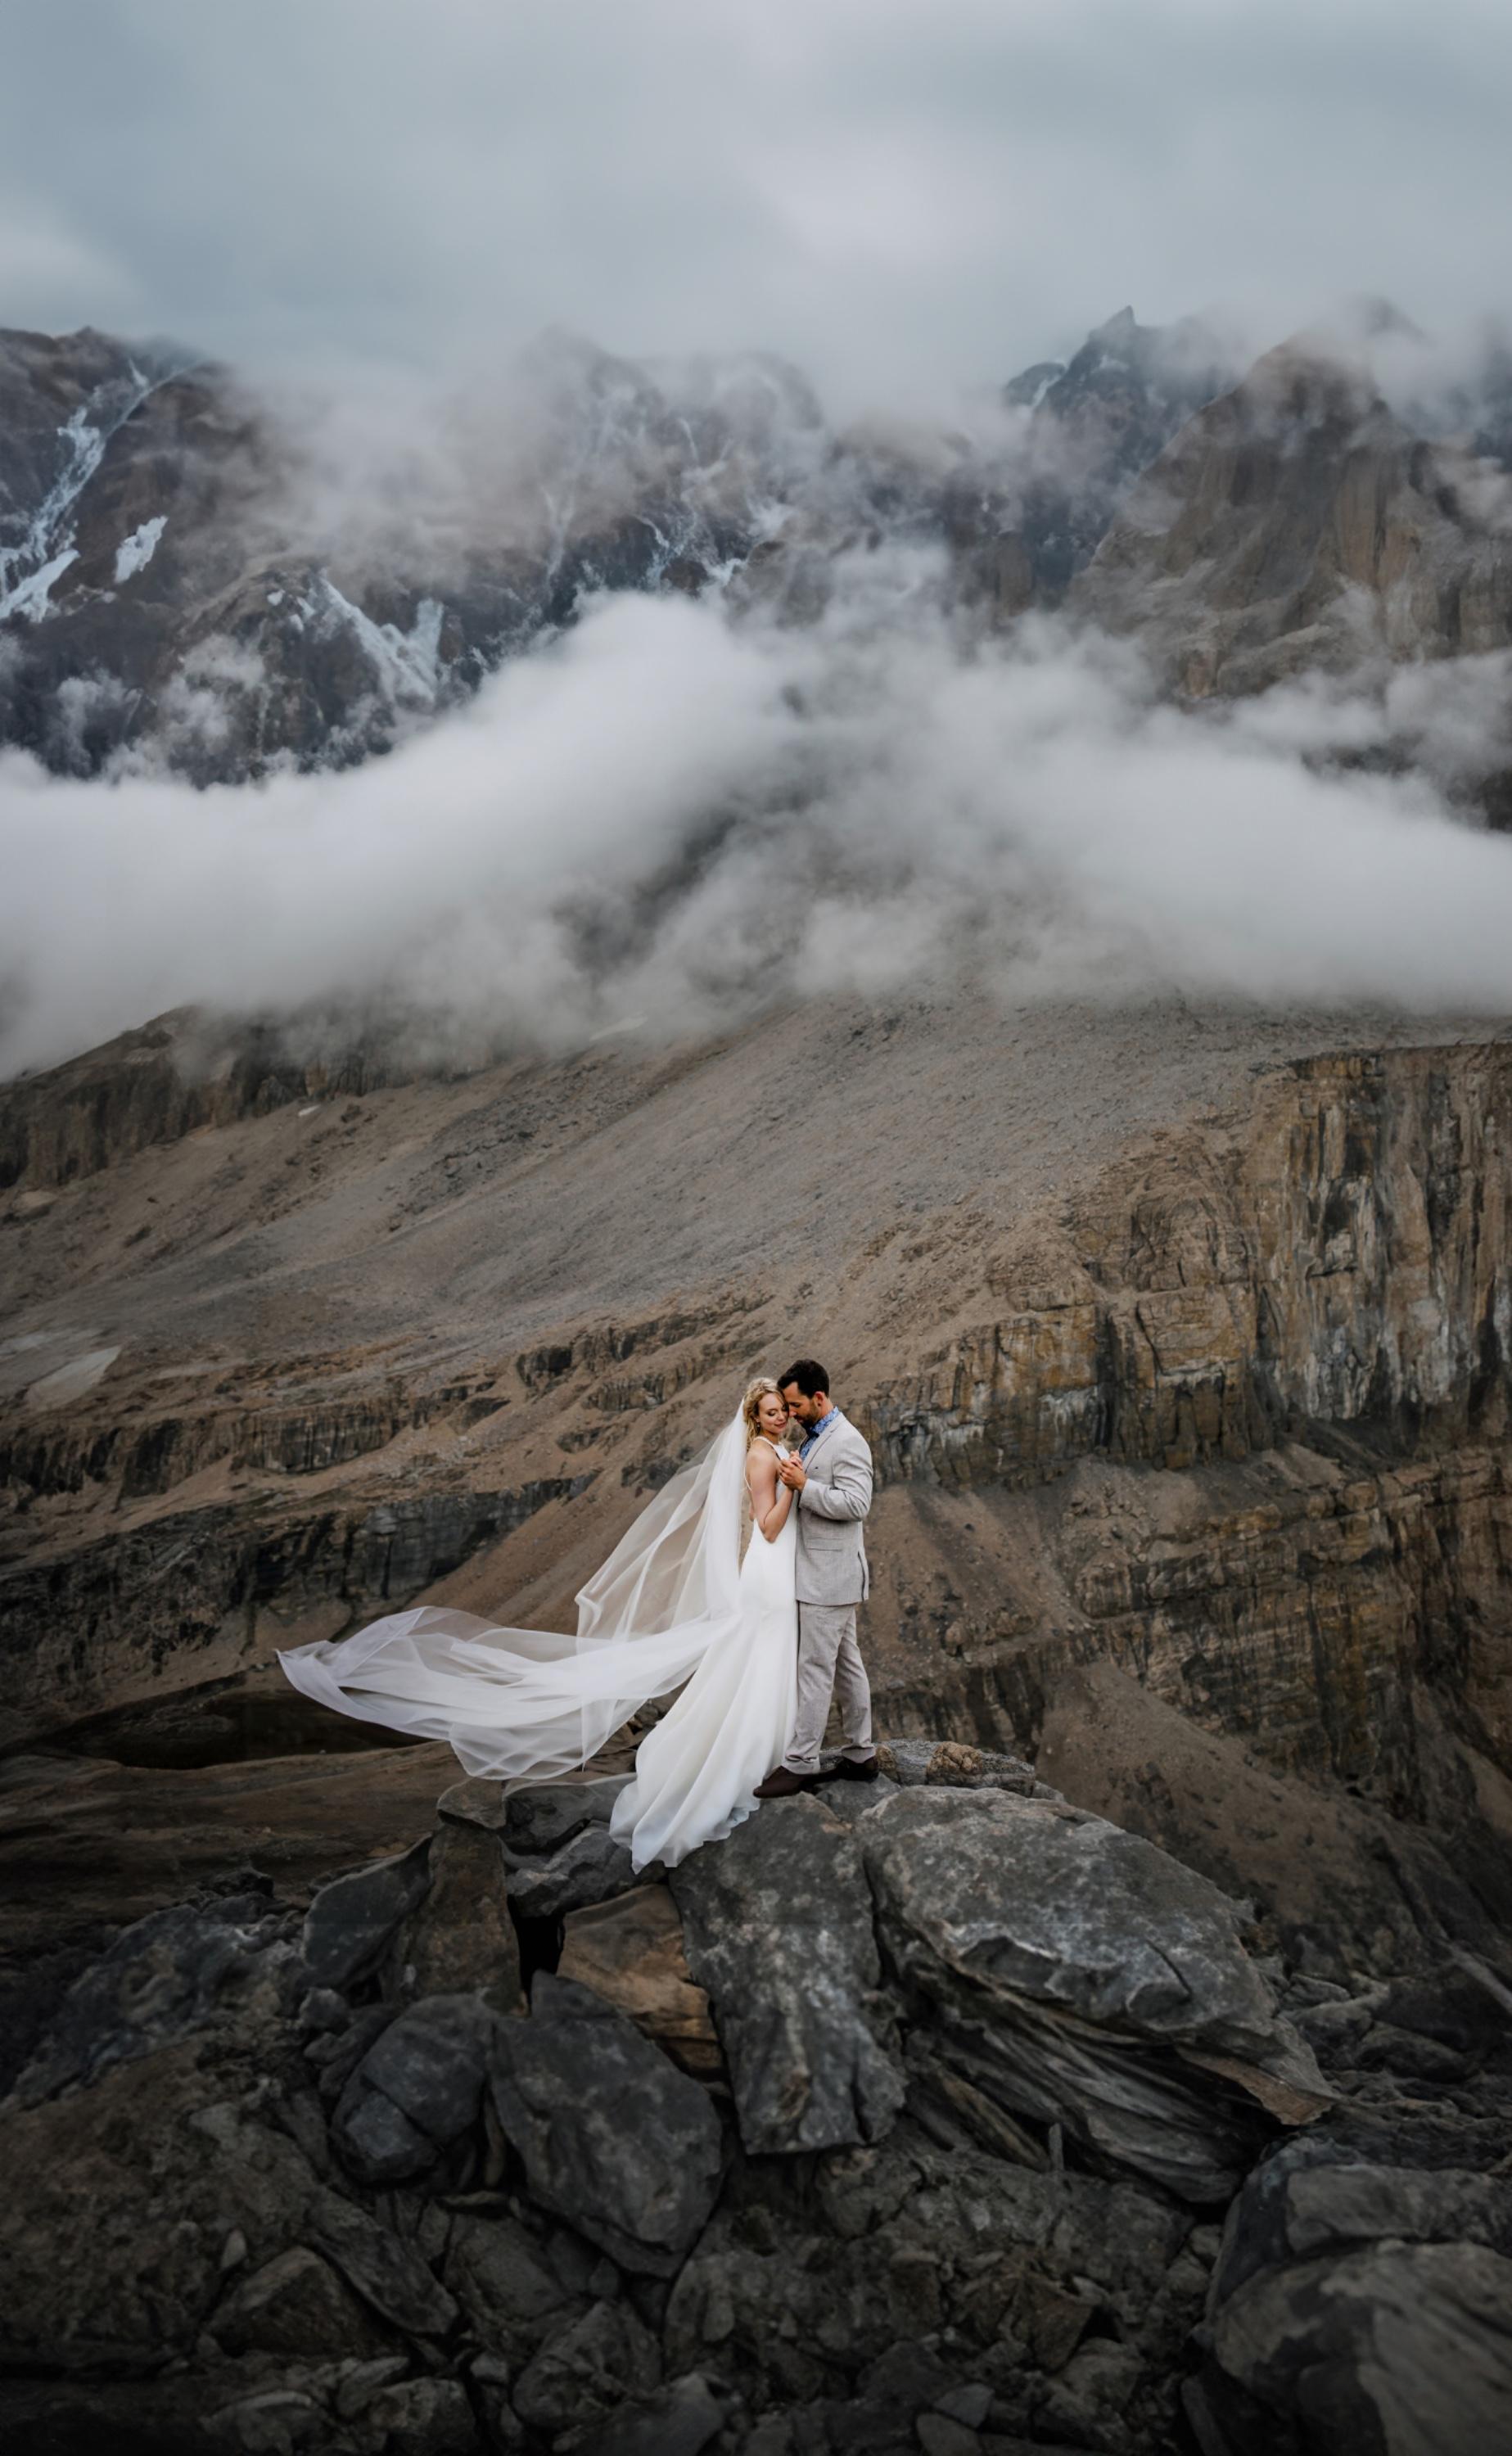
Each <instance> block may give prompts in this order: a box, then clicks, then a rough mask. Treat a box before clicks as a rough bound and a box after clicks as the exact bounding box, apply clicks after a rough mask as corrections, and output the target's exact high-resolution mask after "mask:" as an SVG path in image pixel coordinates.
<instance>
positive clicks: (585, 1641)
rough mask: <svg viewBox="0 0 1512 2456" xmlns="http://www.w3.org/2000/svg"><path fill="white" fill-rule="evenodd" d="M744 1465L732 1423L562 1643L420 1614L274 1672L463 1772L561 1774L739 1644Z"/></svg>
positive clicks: (582, 1596)
mask: <svg viewBox="0 0 1512 2456" xmlns="http://www.w3.org/2000/svg"><path fill="white" fill-rule="evenodd" d="M745 1460H746V1427H745V1423H744V1422H743V1420H742V1418H741V1417H740V1416H738V1415H737V1416H736V1417H735V1418H734V1419H733V1421H732V1422H730V1423H728V1424H727V1425H726V1426H725V1430H724V1431H723V1432H722V1433H721V1434H719V1435H718V1437H717V1438H716V1439H715V1440H714V1441H713V1442H712V1443H710V1445H709V1447H708V1448H707V1449H706V1450H705V1452H704V1453H703V1455H702V1457H700V1458H698V1459H695V1460H694V1462H693V1463H692V1464H691V1465H690V1466H686V1467H684V1468H683V1469H682V1470H681V1472H680V1473H679V1474H677V1475H675V1476H673V1477H672V1479H671V1481H670V1482H669V1483H667V1484H664V1486H663V1488H662V1490H661V1491H660V1492H659V1493H658V1494H657V1496H656V1498H655V1500H654V1501H652V1502H651V1503H650V1504H649V1505H648V1506H647V1507H646V1508H644V1509H643V1511H642V1512H641V1515H640V1516H639V1518H637V1519H636V1520H635V1521H634V1522H633V1524H632V1525H630V1526H629V1527H628V1528H627V1529H626V1531H625V1533H624V1534H623V1536H622V1537H621V1539H620V1541H619V1543H618V1544H617V1545H615V1547H614V1550H613V1551H612V1552H611V1553H610V1554H609V1557H608V1559H607V1560H606V1561H605V1562H604V1563H603V1566H602V1567H601V1568H599V1569H597V1570H595V1572H594V1574H593V1576H592V1577H591V1578H590V1579H589V1580H588V1582H587V1584H586V1586H583V1587H582V1590H581V1592H580V1593H579V1595H578V1599H577V1600H578V1627H577V1630H576V1633H575V1634H574V1635H572V1636H568V1635H566V1634H565V1633H564V1632H562V1631H560V1630H555V1629H534V1628H501V1627H495V1626H494V1624H493V1623H492V1622H490V1621H485V1620H479V1619H477V1618H476V1617H475V1616H474V1614H473V1613H471V1612H460V1611H450V1610H447V1609H444V1608H442V1607H438V1606H435V1605H431V1604H423V1605H420V1606H419V1607H417V1608H416V1609H414V1610H412V1611H401V1612H391V1613H390V1614H389V1615H388V1616H387V1617H386V1618H385V1619H383V1620H377V1621H374V1622H372V1623H371V1624H370V1625H369V1627H366V1628H363V1629H358V1631H357V1632H356V1634H355V1635H353V1636H351V1637H344V1638H338V1639H337V1640H336V1641H335V1642H334V1643H321V1644H317V1645H315V1646H300V1647H295V1648H291V1649H290V1650H289V1651H288V1652H287V1653H284V1652H280V1654H279V1656H278V1660H279V1662H280V1663H281V1664H282V1666H283V1668H284V1670H285V1671H286V1672H287V1674H288V1676H289V1678H290V1679H291V1680H292V1681H293V1683H294V1685H295V1687H296V1688H299V1689H302V1690H303V1692H304V1694H305V1695H306V1696H307V1697H314V1698H316V1699H317V1700H318V1702H319V1703H320V1704H321V1705H323V1706H332V1707H335V1708H336V1709H337V1712H338V1713H343V1714H351V1715H355V1716H356V1717H357V1718H358V1720H359V1721H362V1722H365V1723H380V1724H382V1725H384V1726H385V1728H387V1729H390V1730H395V1731H405V1732H408V1733H410V1734H412V1735H413V1736H414V1737H415V1738H417V1739H428V1740H449V1741H450V1742H451V1745H452V1747H453V1749H454V1750H456V1752H457V1755H458V1757H459V1758H460V1761H461V1764H462V1765H463V1767H464V1768H465V1769H466V1770H467V1772H468V1773H471V1774H483V1775H490V1776H498V1777H501V1778H502V1779H503V1780H505V1781H535V1782H541V1781H545V1780H547V1779H548V1778H549V1777H550V1776H551V1775H553V1774H561V1773H565V1772H567V1771H568V1770H570V1769H572V1768H573V1767H575V1766H581V1765H584V1764H586V1762H587V1760H588V1759H589V1757H591V1756H594V1755H596V1754H597V1753H598V1751H599V1750H600V1749H602V1748H603V1744H604V1742H605V1741H606V1740H607V1739H608V1738H609V1737H610V1735H611V1733H612V1732H614V1731H617V1730H618V1729H620V1727H621V1725H622V1724H623V1723H625V1722H627V1721H628V1720H629V1718H630V1716H631V1715H632V1714H633V1713H635V1712H636V1711H637V1710H638V1709H639V1708H641V1707H642V1706H644V1705H646V1704H647V1703H648V1702H649V1701H650V1700H651V1699H653V1698H660V1697H665V1696H667V1695H669V1694H670V1693H671V1691H672V1690H673V1689H675V1688H681V1687H682V1685H683V1683H684V1681H685V1680H687V1679H689V1678H690V1677H691V1676H692V1674H693V1672H694V1671H695V1670H696V1669H697V1668H698V1666H699V1664H700V1663H701V1662H702V1661H703V1659H704V1657H705V1655H706V1654H707V1652H708V1650H709V1648H711V1647H714V1646H718V1645H719V1644H720V1643H721V1642H722V1641H724V1640H726V1639H728V1638H730V1637H732V1636H733V1635H734V1634H735V1632H736V1630H737V1628H738V1627H739V1623H740V1600H739V1585H740V1534H741V1498H742V1494H743V1491H744V1489H745Z"/></svg>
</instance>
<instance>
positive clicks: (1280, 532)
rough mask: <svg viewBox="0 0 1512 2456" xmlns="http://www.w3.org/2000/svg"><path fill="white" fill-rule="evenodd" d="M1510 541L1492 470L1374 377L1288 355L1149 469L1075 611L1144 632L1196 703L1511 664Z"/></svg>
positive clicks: (1333, 360)
mask: <svg viewBox="0 0 1512 2456" xmlns="http://www.w3.org/2000/svg"><path fill="white" fill-rule="evenodd" d="M1481 440H1482V441H1483V440H1488V439H1486V438H1482V439H1481ZM1509 537H1512V531H1509V528H1508V520H1507V498H1506V489H1505V482H1504V478H1503V477H1502V474H1501V473H1500V470H1499V467H1498V465H1497V464H1493V463H1488V462H1487V461H1485V460H1484V459H1483V458H1482V457H1481V455H1480V453H1478V452H1477V451H1476V450H1474V449H1473V448H1466V446H1465V445H1464V443H1463V442H1459V443H1457V442H1454V441H1451V440H1446V439H1437V440H1429V439H1427V438H1424V437H1423V436H1421V435H1420V434H1416V433H1414V432H1413V431H1412V430H1411V429H1410V428H1409V427H1407V426H1406V425H1404V424H1403V423H1402V421H1401V420H1400V419H1399V418H1398V417H1396V416H1394V415H1393V414H1392V412H1391V411H1390V410H1388V408H1387V407H1386V405H1385V403H1384V402H1383V401H1382V400H1381V399H1379V395H1378V394H1377V393H1376V391H1375V388H1374V386H1373V384H1372V382H1371V379H1370V378H1369V375H1368V372H1367V371H1366V370H1365V368H1364V367H1363V366H1361V365H1358V364H1357V365H1353V366H1352V365H1350V364H1349V363H1347V362H1346V361H1341V360H1340V359H1339V358H1338V357H1337V356H1335V355H1334V354H1332V353H1327V352H1325V351H1324V350H1323V349H1321V348H1320V347H1318V346H1317V345H1312V346H1309V345H1308V344H1307V343H1305V342H1302V343H1296V342H1293V343H1288V344H1287V345H1286V346H1285V347H1284V348H1281V349H1278V350H1274V351H1272V352H1271V353H1270V354H1269V356H1268V357H1266V358H1261V359H1260V361H1259V363H1258V364H1257V366H1256V367H1255V368H1253V369H1252V371H1251V372H1250V374H1249V375H1248V376H1247V377H1246V378H1245V379H1244V381H1243V382H1242V383H1241V384H1239V385H1238V386H1237V387H1236V389H1235V390H1234V391H1232V392H1229V393H1226V394H1225V395H1224V396H1223V398H1222V399H1217V400H1215V401H1213V402H1211V403H1210V405H1209V406H1208V407H1206V408H1204V409H1201V410H1199V411H1198V412H1197V414H1196V415H1195V417H1194V418H1193V419H1192V420H1190V421H1189V423H1188V424H1187V425H1185V426H1184V427H1183V428H1182V429H1181V430H1180V432H1179V433H1178V434H1177V435H1176V436H1175V439H1174V440H1172V441H1171V442H1170V443H1169V444H1168V445H1167V446H1166V448H1165V450H1164V451H1163V452H1161V454H1160V455H1159V457H1158V458H1157V459H1154V460H1153V461H1152V462H1151V463H1150V465H1149V466H1148V467H1147V468H1146V470H1145V471H1144V473H1143V475H1142V476H1141V477H1140V479H1139V481H1138V482H1137V484H1135V485H1134V487H1133V489H1132V490H1131V491H1130V493H1129V496H1128V499H1127V501H1125V502H1124V504H1123V505H1122V507H1121V509H1120V510H1119V512H1118V514H1117V517H1116V518H1115V519H1114V522H1112V524H1111V526H1110V527H1109V528H1108V531H1107V534H1106V535H1105V536H1104V537H1103V539H1102V541H1101V542H1100V544H1099V545H1098V547H1097V551H1096V554H1095V556H1094V557H1093V562H1092V563H1091V565H1090V566H1089V568H1088V569H1087V571H1086V573H1085V575H1084V576H1083V578H1082V580H1081V581H1080V582H1079V583H1078V584H1077V587H1076V590H1075V592H1074V596H1073V604H1075V606H1076V607H1077V609H1078V610H1079V611H1080V612H1081V613H1082V614H1084V615H1085V616H1086V617H1087V618H1088V619H1090V620H1091V621H1093V622H1095V623H1096V624H1099V625H1101V626H1102V627H1104V628H1106V629H1109V630H1114V631H1122V632H1131V633H1137V634H1138V636H1139V637H1140V638H1141V639H1142V640H1143V641H1145V642H1146V643H1147V644H1148V645H1149V647H1150V649H1151V651H1152V653H1153V654H1154V656H1155V657H1156V658H1157V659H1158V660H1159V662H1160V664H1161V665H1162V666H1163V668H1164V670H1165V672H1166V674H1167V675H1168V677H1169V679H1170V680H1171V681H1172V683H1174V685H1175V687H1176V688H1177V689H1179V690H1181V691H1182V692H1184V693H1186V694H1187V695H1189V696H1191V697H1194V698H1202V697H1205V696H1207V695H1208V694H1210V693H1212V692H1215V691H1224V692H1241V691H1253V690H1260V689H1263V688H1265V686H1267V685H1268V684H1271V683H1274V682H1277V681H1278V680H1280V679H1282V678H1283V677H1285V676H1287V675H1293V674H1297V673H1300V672H1303V671H1307V670H1310V669H1314V668H1320V669H1321V670H1323V671H1324V672H1330V671H1332V672H1344V671H1353V670H1354V669H1356V668H1358V667H1361V666H1367V667H1368V666H1369V665H1371V664H1372V662H1377V663H1386V664H1390V663H1392V662H1395V661H1398V660H1400V659H1403V658H1417V657H1422V656H1453V655H1461V654H1469V655H1474V654H1478V653H1483V652H1485V651H1487V650H1491V649H1500V648H1504V647H1505V646H1506V645H1507V642H1508V639H1509V636H1512V547H1509Z"/></svg>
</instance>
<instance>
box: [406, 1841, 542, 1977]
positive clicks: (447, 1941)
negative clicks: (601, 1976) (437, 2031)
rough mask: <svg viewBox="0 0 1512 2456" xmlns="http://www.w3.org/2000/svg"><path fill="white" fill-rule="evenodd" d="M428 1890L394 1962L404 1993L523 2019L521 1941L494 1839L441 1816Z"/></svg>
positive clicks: (413, 1916) (501, 1854)
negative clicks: (453, 1998) (456, 2000)
mask: <svg viewBox="0 0 1512 2456" xmlns="http://www.w3.org/2000/svg"><path fill="white" fill-rule="evenodd" d="M429 1874H430V1885H429V1889H428V1891H427V1893H426V1894H425V1897H424V1899H423V1901H421V1902H420V1903H419V1907H418V1908H417V1909H416V1910H415V1911H414V1912H413V1913H412V1914H411V1915H410V1917H409V1918H408V1919H407V1920H406V1921H405V1924H404V1928H403V1932H402V1934H401V1935H400V1937H399V1940H398V1950H397V1955H396V1958H397V1959H398V1960H399V1961H400V1962H401V1964H402V1970H403V1983H404V1989H405V1992H406V1994H408V1995H414V1996H417V1997H420V1996H427V1995H460V1994H462V1993H464V1992H465V1993H471V1994H476V1995H480V1996H481V1997H482V1998H483V2000H484V2002H485V2003H487V2004H489V2005H491V2006H492V2007H493V2009H494V2011H495V2012H496V2013H508V2014H513V2013H522V2012H523V2011H524V2009H525V1993H524V1988H523V1986H522V1985H521V1976H520V1943H519V1938H518V1937H517V1935H516V1934H515V1923H514V1920H513V1919H512V1918H511V1916H510V1914H509V1898H508V1891H507V1873H506V1870H505V1866H504V1856H503V1852H502V1851H501V1847H500V1844H499V1840H498V1837H497V1836H496V1835H495V1834H493V1833H490V1832H487V1831H486V1830H485V1829H483V1828H481V1827H480V1826H477V1825H470V1824H466V1823H462V1822H456V1821H452V1822H448V1821H447V1820H446V1819H445V1818H443V1819H442V1820H441V1823H440V1824H439V1827H438V1829H437V1831H436V1832H435V1833H434V1834H433V1836H432V1837H431V1847H430V1858H429Z"/></svg>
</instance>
